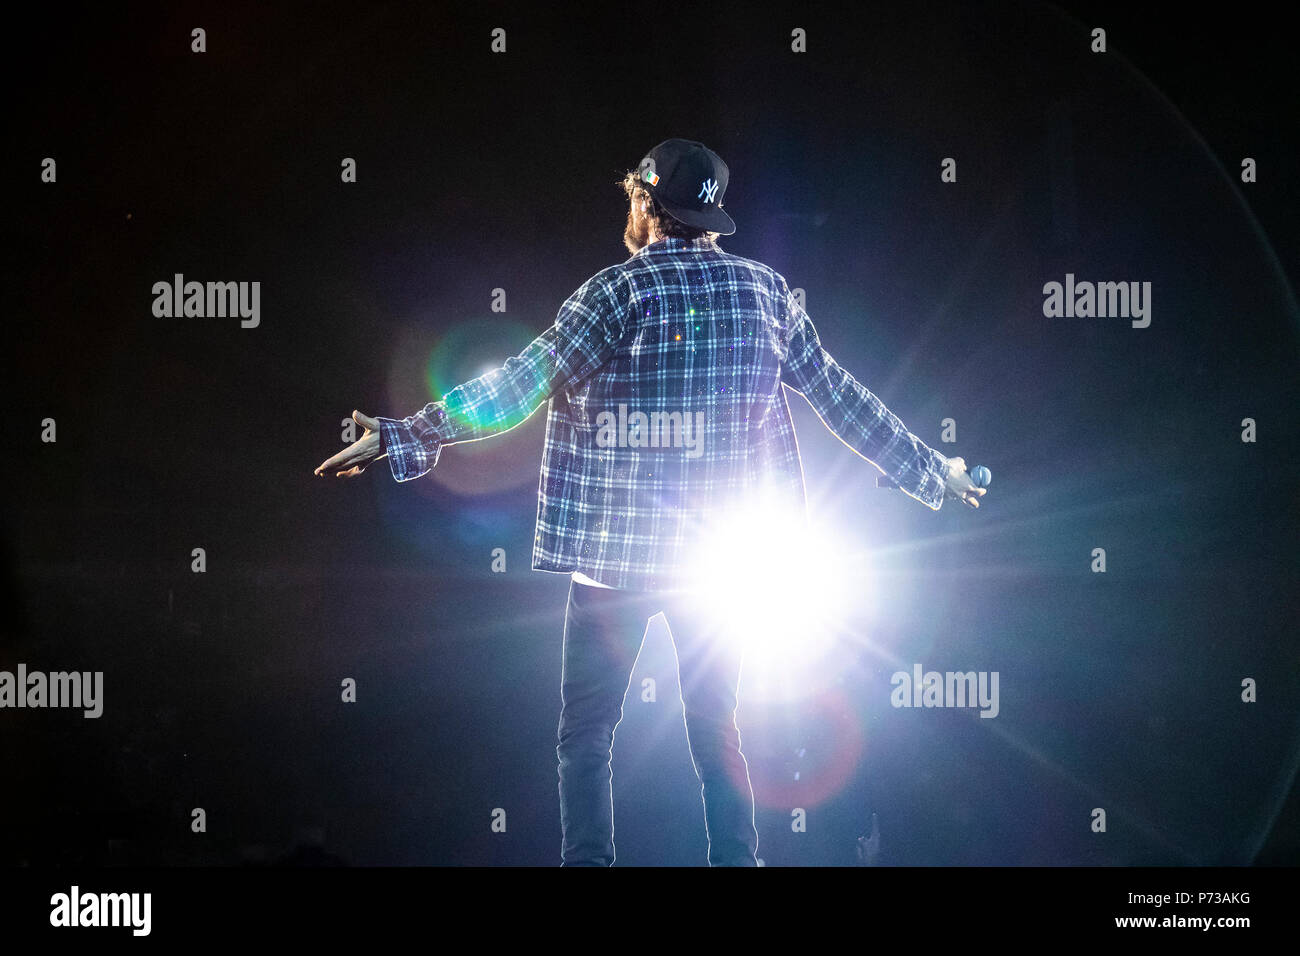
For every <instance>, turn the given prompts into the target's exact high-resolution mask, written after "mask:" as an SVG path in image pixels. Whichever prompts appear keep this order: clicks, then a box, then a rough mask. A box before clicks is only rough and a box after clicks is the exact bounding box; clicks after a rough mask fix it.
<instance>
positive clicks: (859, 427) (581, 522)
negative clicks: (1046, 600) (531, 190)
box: [379, 237, 947, 590]
mask: <svg viewBox="0 0 1300 956" xmlns="http://www.w3.org/2000/svg"><path fill="white" fill-rule="evenodd" d="M783 386H788V387H790V388H792V389H794V390H795V391H797V392H800V393H801V394H802V395H803V396H804V398H805V399H807V401H808V402H809V404H810V405H812V407H813V408H814V409H815V410H816V412H817V414H818V415H819V416H820V418H821V420H822V421H823V422H824V423H825V424H826V426H827V427H828V428H829V429H830V430H831V431H832V432H834V433H835V434H836V435H838V436H839V438H840V439H841V440H842V441H844V443H845V444H847V445H848V446H849V447H850V448H852V449H853V450H854V451H855V452H857V453H858V454H859V455H861V456H862V457H863V458H865V459H867V460H868V461H870V462H872V463H873V464H875V465H876V466H877V467H878V468H879V469H880V470H881V471H882V472H884V473H885V475H887V476H888V477H889V478H891V479H892V480H894V481H895V482H897V484H898V486H899V487H900V488H901V489H902V490H903V491H904V492H906V493H907V494H908V495H910V496H911V497H913V498H915V499H917V500H918V501H921V502H923V503H924V504H926V505H928V506H929V507H930V508H932V509H934V510H936V511H937V510H939V508H940V506H941V505H942V503H943V496H944V485H945V475H946V474H947V470H946V468H947V459H946V458H945V456H943V455H941V454H939V452H937V451H935V450H934V449H932V448H929V447H928V446H926V445H925V444H924V443H923V442H922V441H921V440H920V439H919V438H917V437H916V436H915V435H913V434H911V433H910V432H909V431H908V430H907V429H906V428H905V427H904V426H903V423H902V422H901V421H899V419H898V417H897V416H895V415H894V414H893V413H892V412H890V411H889V409H887V408H886V407H885V406H884V404H883V403H882V402H881V401H880V399H878V398H877V397H876V396H875V395H873V394H872V393H871V392H870V391H868V390H867V389H866V388H865V387H864V386H862V385H861V384H860V383H859V382H857V381H856V380H855V379H854V378H853V376H852V375H850V374H849V373H848V372H847V371H845V370H844V369H842V368H841V367H840V366H839V365H838V364H836V362H835V360H834V359H833V358H831V356H830V355H829V354H828V353H827V352H826V350H825V349H824V348H822V345H821V342H820V341H819V340H818V338H817V331H816V329H814V328H813V324H812V321H811V320H810V319H809V318H808V314H807V313H806V312H805V311H804V309H803V307H802V306H801V305H800V304H799V302H798V300H797V299H796V298H795V296H794V295H792V294H791V292H790V288H789V286H787V284H786V281H785V279H784V278H783V277H782V276H781V275H780V274H778V273H777V272H775V271H774V270H773V269H771V268H769V267H768V266H766V265H764V264H762V263H761V262H755V261H753V260H751V259H745V258H742V257H740V256H735V255H732V254H730V253H727V252H724V251H722V249H720V248H719V247H718V245H717V243H716V242H714V241H711V240H710V239H708V238H700V239H694V240H687V239H679V238H675V237H669V238H666V239H661V240H659V241H658V242H653V243H651V244H650V245H648V246H645V247H644V248H642V249H640V250H639V251H637V252H636V253H635V254H634V255H632V256H631V257H630V258H629V259H627V261H625V262H623V263H620V264H619V265H614V266H609V267H608V268H606V269H602V270H601V271H600V272H598V273H596V274H595V275H594V276H592V277H591V278H590V279H588V280H587V281H586V282H584V283H583V284H582V285H581V286H580V287H579V288H578V290H577V291H576V292H574V293H573V295H571V296H570V297H569V298H568V300H567V301H566V302H565V303H564V305H563V306H561V308H560V311H559V315H558V316H557V318H556V320H555V324H554V325H552V326H551V327H550V328H549V329H547V330H546V331H545V332H543V333H542V334H541V335H539V336H538V337H537V338H536V339H534V340H533V342H532V343H531V344H530V345H529V346H528V347H527V348H525V349H524V350H523V352H521V353H520V354H519V355H517V356H515V357H513V358H510V359H508V360H507V361H506V362H505V364H504V365H503V366H502V367H501V368H499V369H496V370H494V371H492V372H489V373H487V374H486V375H482V376H480V377H479V378H476V379H473V380H472V381H469V382H466V383H465V384H463V385H459V386H457V387H456V388H454V389H452V390H451V391H450V392H448V393H447V394H446V395H445V396H443V398H442V399H441V400H440V401H436V402H431V403H429V404H428V405H426V406H425V407H424V408H423V409H421V410H420V411H418V412H416V413H415V414H414V415H411V416H410V417H408V418H403V419H400V420H398V419H391V418H380V419H379V422H380V432H381V436H382V439H383V447H384V452H385V453H386V454H387V456H388V462H389V466H390V469H391V471H392V475H393V478H394V479H395V480H397V481H410V480H412V479H414V478H419V477H420V476H421V475H424V474H425V473H426V472H428V471H429V470H430V469H431V468H433V467H434V466H435V465H436V464H437V463H438V457H439V454H440V453H441V450H442V447H443V446H444V445H451V444H454V443H456V442H463V441H473V440H475V439H479V438H485V437H487V436H489V435H493V434H497V433H500V432H502V431H505V430H507V429H509V428H513V427H515V426H516V425H518V424H520V423H521V422H522V421H524V419H526V418H527V417H528V416H529V415H531V414H532V413H533V412H534V411H535V410H536V409H537V408H538V407H539V406H540V405H541V404H542V402H544V401H549V404H548V411H549V415H548V418H547V422H546V447H545V451H544V453H543V458H542V472H541V480H540V483H539V486H538V504H537V533H536V537H535V539H534V542H533V567H534V568H535V569H537V570H541V571H558V572H574V571H578V572H581V573H582V574H585V575H587V576H588V577H590V578H592V579H594V580H596V581H598V582H600V583H601V584H606V585H609V586H611V587H616V588H633V589H637V590H659V589H671V588H678V587H685V586H688V585H689V583H690V577H691V574H692V571H691V567H692V563H691V559H692V555H693V554H695V553H696V552H697V549H698V548H699V547H701V545H702V543H703V541H704V536H707V534H708V533H709V529H710V527H711V524H712V522H713V520H714V519H715V518H716V516H717V515H719V514H721V513H723V512H724V511H726V510H727V509H728V508H731V507H733V506H735V505H736V503H737V502H739V501H743V500H745V499H746V496H748V495H751V494H755V493H757V492H760V491H761V492H762V493H763V495H764V500H766V501H767V502H768V503H769V504H770V503H771V502H773V501H776V502H778V506H779V507H785V508H789V509H793V510H792V511H791V513H797V514H798V516H799V518H800V520H802V517H803V514H804V507H805V502H804V484H803V470H802V468H801V466H800V462H799V449H798V445H797V444H796V441H795V433H794V423H793V422H792V421H791V418H790V410H789V407H788V406H787V404H786V397H785V391H784V388H783ZM773 495H775V496H776V497H775V498H774V497H773Z"/></svg>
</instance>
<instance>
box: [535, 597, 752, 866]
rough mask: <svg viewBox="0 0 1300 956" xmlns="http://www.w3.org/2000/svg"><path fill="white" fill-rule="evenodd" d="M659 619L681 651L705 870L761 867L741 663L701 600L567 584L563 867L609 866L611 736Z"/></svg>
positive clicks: (562, 756)
mask: <svg viewBox="0 0 1300 956" xmlns="http://www.w3.org/2000/svg"><path fill="white" fill-rule="evenodd" d="M660 611H663V612H664V616H665V617H666V618H667V619H668V627H669V630H670V631H671V632H672V637H673V646H674V647H675V648H676V650H677V674H678V679H679V682H680V684H681V689H682V703H683V705H684V711H685V719H686V736H687V741H688V742H689V744H690V748H691V760H692V761H693V762H694V764H695V772H696V774H697V775H698V776H699V778H700V784H701V793H702V797H703V800H704V825H705V830H706V832H707V834H708V841H709V865H710V866H757V865H758V859H757V855H756V854H757V851H758V832H757V831H756V830H755V829H754V794H753V790H752V789H751V787H750V782H749V766H748V764H746V763H745V757H744V755H743V754H741V752H740V732H739V730H738V729H737V728H736V692H737V690H738V688H739V684H740V665H741V659H742V654H741V652H740V651H739V650H737V649H734V648H732V647H729V646H728V645H726V644H725V643H724V642H723V641H722V640H720V639H718V637H717V635H716V634H715V633H713V632H712V629H711V628H710V627H709V625H708V624H707V623H706V621H707V618H706V616H705V615H704V614H703V613H702V612H701V609H700V606H699V599H698V598H692V597H690V596H687V595H682V594H653V593H648V592H644V591H622V590H607V589H605V588H596V587H590V586H588V585H583V584H578V583H576V582H572V583H571V584H570V586H569V604H568V608H567V609H566V612H565V617H564V664H563V676H562V678H561V683H560V699H561V702H562V705H563V706H562V708H561V711H560V728H559V740H560V744H559V746H558V747H557V748H556V754H557V756H558V757H559V759H560V770H559V773H560V826H561V828H562V829H563V831H564V842H563V845H562V847H561V860H562V862H561V865H562V866H612V865H613V863H614V794H613V788H612V780H613V774H612V772H611V770H610V757H611V755H612V752H613V744H614V728H615V727H617V726H618V723H619V721H620V720H622V718H623V699H624V697H625V695H626V694H627V689H628V685H629V683H630V682H631V678H632V666H633V664H635V663H636V658H637V654H638V653H639V652H640V650H641V641H642V638H644V637H645V630H646V623H647V621H648V620H649V619H650V618H651V617H653V616H654V615H655V614H657V613H659V612H660Z"/></svg>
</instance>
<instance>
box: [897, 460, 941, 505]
mask: <svg viewBox="0 0 1300 956" xmlns="http://www.w3.org/2000/svg"><path fill="white" fill-rule="evenodd" d="M947 488H948V458H947V456H945V455H942V454H940V453H939V452H937V451H935V450H934V449H933V448H931V449H930V467H929V468H928V469H927V470H926V471H925V473H924V474H923V475H922V476H921V482H920V484H919V485H917V486H916V487H915V488H905V489H903V490H904V491H906V492H907V493H908V494H909V495H911V496H912V497H913V498H915V499H916V500H917V501H919V502H921V503H922V504H924V505H926V506H927V507H929V508H930V509H931V510H933V511H938V510H939V509H940V508H942V507H943V499H944V495H945V492H946V491H947Z"/></svg>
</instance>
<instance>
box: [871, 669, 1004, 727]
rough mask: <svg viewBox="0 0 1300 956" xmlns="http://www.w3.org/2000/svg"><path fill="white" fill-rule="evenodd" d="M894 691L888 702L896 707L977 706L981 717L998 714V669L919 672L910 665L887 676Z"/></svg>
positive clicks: (919, 670)
mask: <svg viewBox="0 0 1300 956" xmlns="http://www.w3.org/2000/svg"><path fill="white" fill-rule="evenodd" d="M889 683H890V684H892V685H894V690H893V691H892V692H891V693H890V695H889V702H890V703H891V704H892V705H893V706H895V707H980V708H982V709H981V710H980V716H981V717H996V716H997V715H998V710H999V707H998V672H997V671H993V672H992V673H990V672H989V671H979V672H978V673H976V672H975V671H966V672H965V673H964V674H963V673H961V672H958V671H947V672H946V673H943V674H940V673H939V672H938V671H927V672H926V673H925V674H924V675H923V674H922V673H921V665H920V664H913V665H912V673H910V674H909V673H908V672H907V671H895V672H894V676H893V677H891V678H890V679H889Z"/></svg>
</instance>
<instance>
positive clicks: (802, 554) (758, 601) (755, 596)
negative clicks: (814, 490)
mask: <svg viewBox="0 0 1300 956" xmlns="http://www.w3.org/2000/svg"><path fill="white" fill-rule="evenodd" d="M769 505H770V506H769ZM696 580H697V581H699V582H700V584H701V585H702V586H703V594H704V595H705V598H704V599H705V601H706V602H707V606H708V609H709V613H710V615H711V617H712V618H713V622H714V624H715V626H716V627H717V628H718V632H719V636H720V637H721V638H723V639H725V640H728V641H734V642H738V643H739V644H740V645H741V646H742V647H743V648H744V651H745V674H746V678H745V685H746V688H747V690H748V689H751V688H753V689H757V690H759V691H760V693H762V692H764V690H768V691H770V690H772V688H771V687H770V686H768V687H766V688H765V687H764V685H765V684H766V685H771V684H773V683H776V684H783V685H787V687H788V686H789V685H792V684H795V683H798V682H799V681H803V682H804V683H805V684H808V685H809V686H805V687H803V688H802V692H811V691H812V690H814V689H815V688H814V687H813V686H811V683H815V681H813V682H809V680H808V677H809V674H808V672H809V671H810V669H814V668H815V666H816V665H817V664H818V663H819V662H820V661H821V660H822V658H824V657H825V656H826V655H827V653H828V652H829V651H830V650H831V649H832V648H833V646H834V645H835V644H836V642H837V639H838V638H839V636H840V635H841V634H842V633H843V632H844V630H845V628H846V626H847V622H848V620H849V618H851V616H852V611H853V609H854V608H855V607H857V608H858V609H861V607H862V606H863V605H864V604H866V603H868V602H869V601H870V594H869V593H868V592H869V576H868V575H867V573H866V568H865V566H864V564H863V561H862V559H861V558H860V557H859V556H855V555H854V554H853V553H852V552H851V551H850V550H849V549H848V548H847V547H846V546H845V544H844V543H843V542H842V541H840V540H839V539H838V538H837V537H836V536H835V535H833V534H831V533H830V532H828V531H827V530H825V529H820V528H816V527H814V526H812V525H809V524H807V523H806V522H804V521H803V520H802V515H798V514H796V515H793V516H792V515H791V514H790V508H789V506H788V505H786V506H785V507H784V508H782V507H780V506H778V505H777V504H775V503H767V504H764V503H760V504H758V505H754V506H750V507H747V508H744V509H742V510H737V511H735V512H732V513H731V514H730V515H728V516H727V517H726V518H725V519H723V520H721V521H719V522H718V523H717V524H715V525H714V527H713V528H711V529H710V532H709V534H708V535H707V536H706V540H705V542H704V545H703V547H702V548H701V550H700V553H699V562H698V566H697V573H696ZM823 676H824V675H823ZM755 685H757V686H755Z"/></svg>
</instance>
